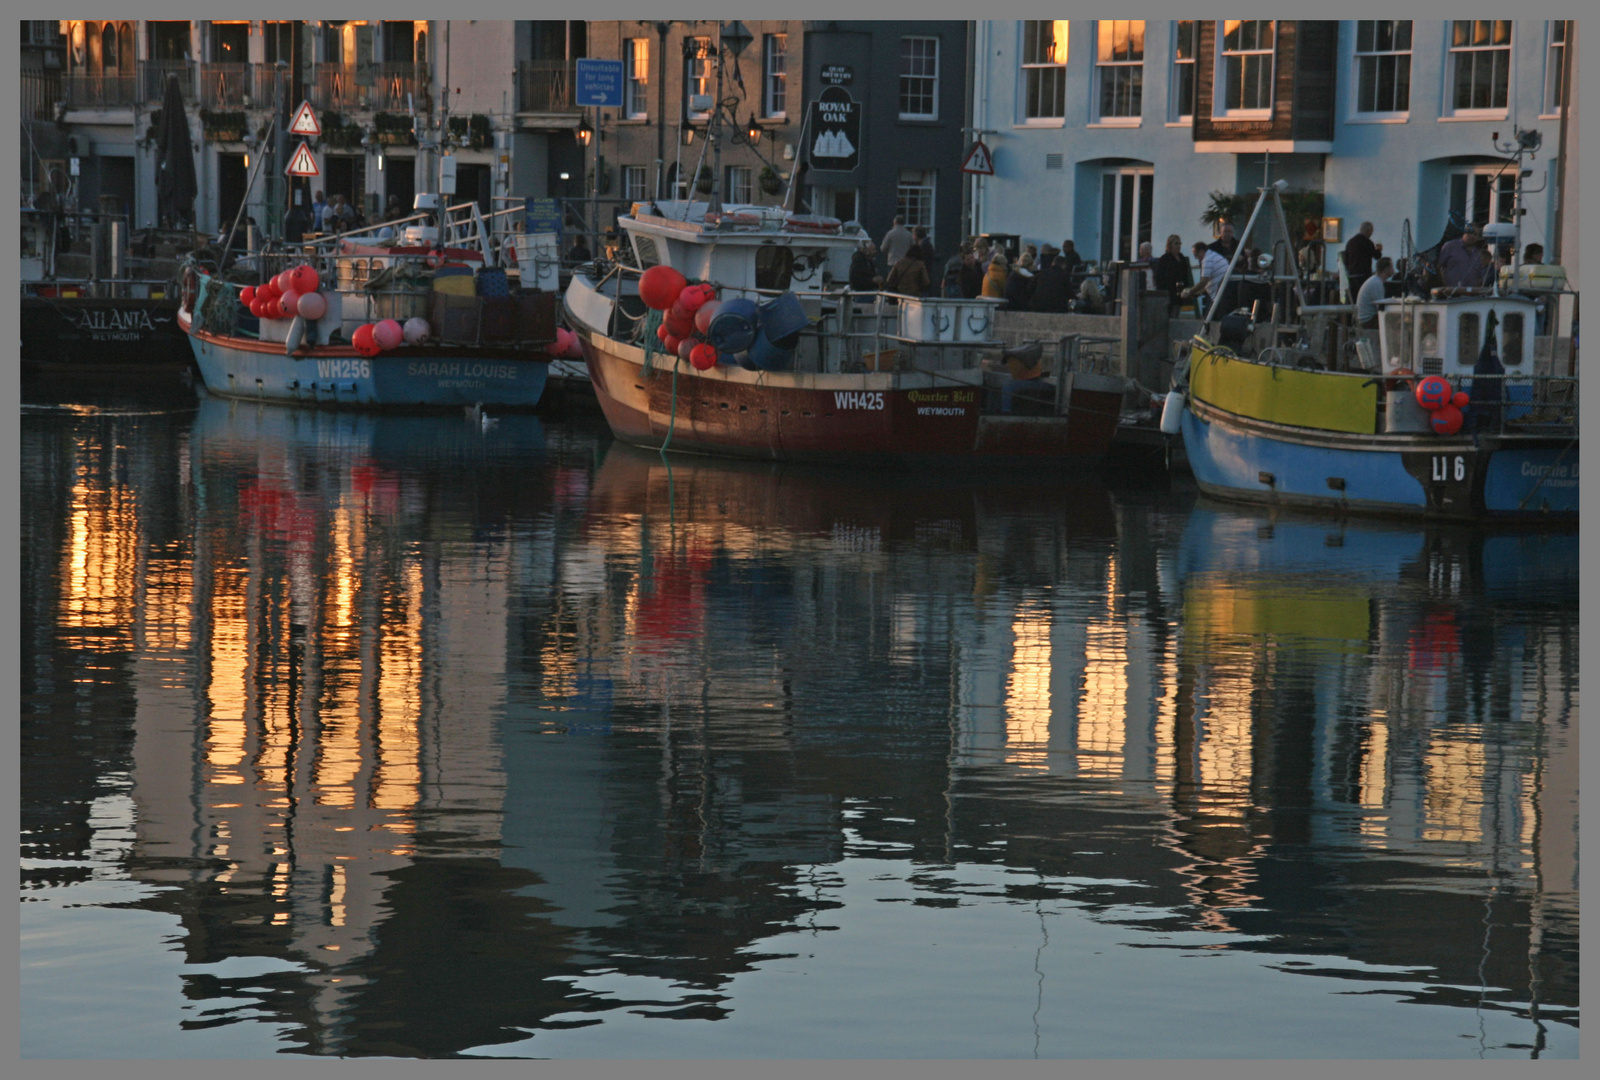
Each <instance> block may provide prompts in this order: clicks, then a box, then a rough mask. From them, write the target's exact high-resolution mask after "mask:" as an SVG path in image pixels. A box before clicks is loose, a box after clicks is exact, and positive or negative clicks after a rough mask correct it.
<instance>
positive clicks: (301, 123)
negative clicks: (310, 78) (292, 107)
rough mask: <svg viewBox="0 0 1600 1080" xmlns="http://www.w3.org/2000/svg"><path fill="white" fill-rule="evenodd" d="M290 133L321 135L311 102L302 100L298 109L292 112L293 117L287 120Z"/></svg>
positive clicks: (320, 128)
mask: <svg viewBox="0 0 1600 1080" xmlns="http://www.w3.org/2000/svg"><path fill="white" fill-rule="evenodd" d="M289 134H291V135H321V134H322V125H321V124H319V123H317V114H316V112H315V111H314V110H313V109H312V108H311V102H309V101H302V102H301V103H300V108H299V110H298V111H297V112H296V113H295V114H294V119H293V120H291V121H290V122H289Z"/></svg>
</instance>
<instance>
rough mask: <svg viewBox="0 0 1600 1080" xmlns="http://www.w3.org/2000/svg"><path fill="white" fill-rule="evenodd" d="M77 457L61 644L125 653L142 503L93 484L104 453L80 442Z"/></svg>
mask: <svg viewBox="0 0 1600 1080" xmlns="http://www.w3.org/2000/svg"><path fill="white" fill-rule="evenodd" d="M76 451H77V457H78V459H79V461H80V464H79V465H78V468H77V481H76V483H74V484H73V487H72V501H71V509H70V510H69V512H68V516H67V537H66V544H65V550H66V553H65V561H66V566H65V568H64V571H65V572H64V573H63V574H62V575H61V577H62V590H61V612H60V615H59V618H58V622H59V625H60V628H61V641H62V643H63V644H65V645H67V646H68V647H70V648H73V649H78V650H81V651H84V652H100V653H104V652H122V651H125V650H127V649H129V648H130V647H132V645H133V628H134V626H135V623H136V621H137V614H138V613H137V611H136V604H135V597H136V595H137V589H138V586H137V583H138V581H139V579H140V577H141V574H140V567H139V560H140V554H139V507H138V502H137V500H136V499H135V498H134V495H133V492H132V491H130V490H129V489H128V488H127V487H125V486H123V485H121V484H105V485H103V486H97V485H95V484H93V483H91V482H90V479H89V478H90V475H91V470H92V469H93V468H94V465H93V464H92V462H93V461H94V459H95V458H97V457H101V456H104V455H106V453H107V450H106V448H105V447H103V446H100V445H99V444H97V443H93V442H91V441H89V440H87V439H84V438H80V439H78V440H77V445H76ZM74 631H76V632H75V633H74Z"/></svg>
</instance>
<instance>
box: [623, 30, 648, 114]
mask: <svg viewBox="0 0 1600 1080" xmlns="http://www.w3.org/2000/svg"><path fill="white" fill-rule="evenodd" d="M625 45H626V50H625V55H624V57H623V65H622V66H623V70H624V71H625V72H626V73H627V76H628V78H627V85H626V87H625V94H626V101H625V102H624V103H623V112H624V113H625V114H626V115H627V117H628V119H629V120H643V119H644V118H645V117H647V116H648V115H649V114H650V95H649V90H650V39H649V38H629V39H628V41H627V42H626V43H625Z"/></svg>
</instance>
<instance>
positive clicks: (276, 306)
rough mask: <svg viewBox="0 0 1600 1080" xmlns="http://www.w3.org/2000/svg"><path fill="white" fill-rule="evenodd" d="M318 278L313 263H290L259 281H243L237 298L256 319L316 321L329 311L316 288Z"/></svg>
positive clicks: (318, 281)
mask: <svg viewBox="0 0 1600 1080" xmlns="http://www.w3.org/2000/svg"><path fill="white" fill-rule="evenodd" d="M321 284H322V282H321V279H320V278H319V277H318V276H317V271H316V268H315V267H312V266H307V265H306V264H304V263H302V264H301V265H299V266H291V267H290V268H289V269H287V270H285V271H284V272H283V273H281V274H279V275H277V276H276V277H273V278H270V279H268V280H267V281H266V283H265V284H262V285H246V286H245V287H244V288H243V289H242V290H240V292H239V302H240V303H242V304H243V305H244V306H245V307H246V308H247V309H249V311H250V314H252V315H254V316H255V317H256V318H258V319H292V318H294V317H295V316H296V315H298V316H300V317H301V318H303V319H305V320H306V322H316V321H317V320H318V319H320V318H322V316H324V315H326V314H327V312H328V299H327V297H325V296H323V295H322V293H321V292H319V291H318V290H319V287H320V286H321Z"/></svg>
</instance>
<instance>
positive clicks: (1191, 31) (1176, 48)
mask: <svg viewBox="0 0 1600 1080" xmlns="http://www.w3.org/2000/svg"><path fill="white" fill-rule="evenodd" d="M1172 25H1173V33H1172V84H1171V86H1170V88H1169V94H1170V107H1169V110H1168V116H1169V117H1170V118H1171V120H1172V122H1174V123H1182V122H1184V121H1188V120H1193V119H1194V99H1195V91H1196V86H1197V81H1196V80H1197V76H1196V74H1195V72H1196V71H1197V70H1198V65H1196V64H1195V57H1196V56H1198V55H1199V53H1200V24H1199V23H1197V22H1195V21H1193V20H1190V19H1185V20H1181V21H1178V22H1174V23H1173V24H1172Z"/></svg>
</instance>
